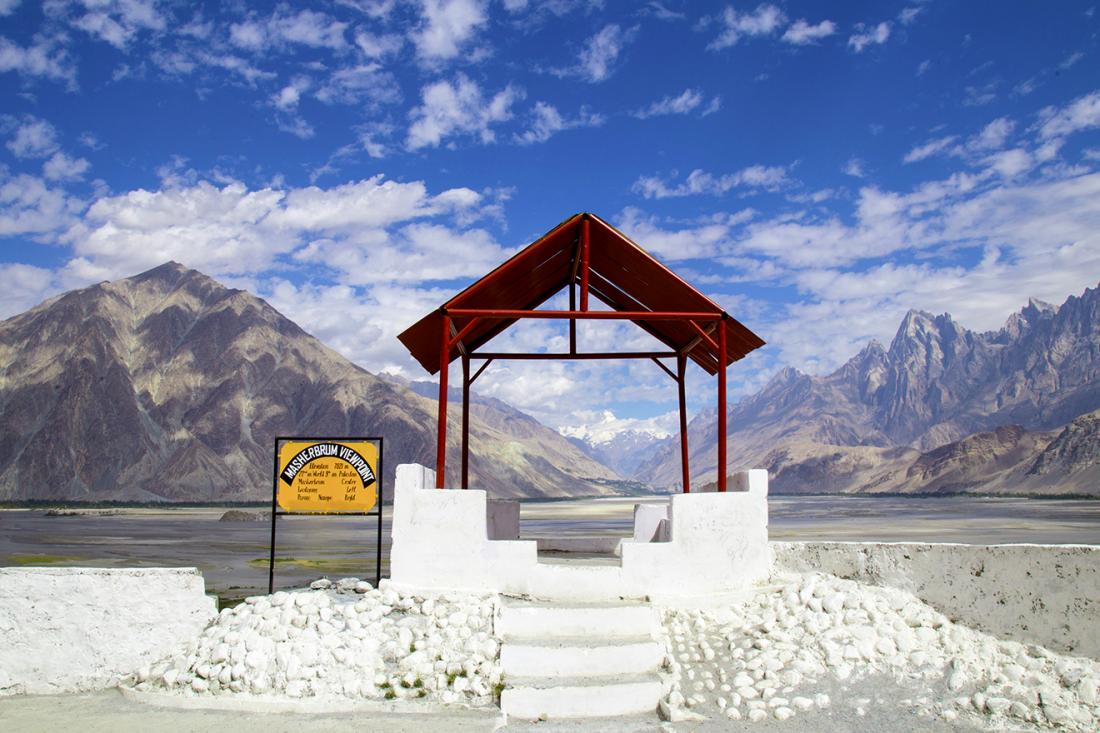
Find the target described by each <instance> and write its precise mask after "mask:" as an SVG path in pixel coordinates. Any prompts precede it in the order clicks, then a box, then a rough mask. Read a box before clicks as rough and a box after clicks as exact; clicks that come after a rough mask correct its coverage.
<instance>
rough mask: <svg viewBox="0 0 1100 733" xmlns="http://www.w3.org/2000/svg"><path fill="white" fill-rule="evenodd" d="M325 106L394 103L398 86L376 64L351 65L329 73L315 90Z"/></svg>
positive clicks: (398, 90) (398, 91)
mask: <svg viewBox="0 0 1100 733" xmlns="http://www.w3.org/2000/svg"><path fill="white" fill-rule="evenodd" d="M315 96H316V97H317V99H318V100H319V101H321V102H324V103H325V104H349V105H351V104H362V103H364V102H366V103H368V104H370V105H375V106H377V105H385V104H394V103H396V102H400V101H401V87H400V85H399V84H398V82H397V79H396V78H395V77H394V75H393V74H392V73H390V72H389V71H386V70H385V69H383V67H382V66H381V65H380V64H377V63H369V64H355V65H351V66H344V67H340V68H337V69H335V70H333V72H332V73H331V74H330V75H329V77H328V79H326V80H325V81H324V83H322V84H321V85H320V88H318V89H317V92H316V95H315Z"/></svg>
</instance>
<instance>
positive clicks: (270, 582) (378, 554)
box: [267, 435, 386, 595]
mask: <svg viewBox="0 0 1100 733" xmlns="http://www.w3.org/2000/svg"><path fill="white" fill-rule="evenodd" d="M291 440H293V441H299V442H305V443H325V442H332V443H341V442H353V441H357V442H360V443H362V442H374V443H377V444H378V472H377V476H376V478H375V480H376V481H377V482H378V500H377V501H376V502H375V509H374V510H372V511H369V512H286V511H279V504H278V497H279V473H280V472H279V444H280V443H282V442H286V441H291ZM382 444H383V441H382V437H381V436H377V437H358V436H354V437H352V436H343V437H339V438H333V437H323V438H314V437H300V436H297V435H279V436H276V438H275V451H274V452H275V470H274V474H273V476H274V480H273V481H272V484H271V553H270V556H269V560H268V566H267V592H268V595H270V594H272V593H274V592H275V525H276V522H277V520H278V518H279V517H280V516H295V515H298V516H339V517H373V516H377V517H378V533H377V534H378V536H377V538H376V540H377V542H376V545H375V553H374V587H375V588H377V587H378V583H379V582H380V581H381V580H382V504H383V500H384V498H385V495H386V493H385V471H384V466H383V464H382V452H383V451H382Z"/></svg>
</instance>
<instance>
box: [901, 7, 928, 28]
mask: <svg viewBox="0 0 1100 733" xmlns="http://www.w3.org/2000/svg"><path fill="white" fill-rule="evenodd" d="M923 12H924V8H922V7H919V6H914V7H911V8H904V9H903V10H902V11H901V12H900V13H898V22H899V23H901V24H902V25H912V24H913V23H914V22H915V21H916V19H917V16H918V15H920V14H921V13H923Z"/></svg>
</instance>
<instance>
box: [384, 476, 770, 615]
mask: <svg viewBox="0 0 1100 733" xmlns="http://www.w3.org/2000/svg"><path fill="white" fill-rule="evenodd" d="M732 483H733V486H732V488H733V489H734V490H732V491H730V492H727V493H723V494H718V493H710V494H675V495H673V496H671V497H670V498H669V503H668V509H667V513H668V522H667V525H668V532H667V541H662V542H623V543H622V545H621V547H620V551H621V558H622V559H621V565H619V566H608V565H602V566H582V567H576V566H564V565H560V564H557V565H556V564H547V563H539V562H538V555H537V549H536V542H535V541H534V540H518V541H516V540H513V541H498V540H492V539H490V538H491V537H493V536H498V532H499V530H498V529H497V528H496V527H494V530H493V532H490V531H489V516H490V512H489V508H490V504H489V503H488V500H487V496H486V494H485V492H484V491H478V490H473V489H471V490H466V491H461V490H454V489H444V490H440V489H436V488H434V485H435V475H434V472H432V471H430V470H429V469H427V468H424V467H423V466H419V465H414V464H406V465H401V466H398V467H397V481H396V487H395V491H394V514H393V547H392V549H391V555H390V567H391V579H392V582H393V583H395V584H397V585H398V586H399V587H402V588H406V589H410V590H421V589H423V590H433V591H439V590H470V591H487V592H503V593H514V594H521V595H530V596H533V597H538V598H551V599H560V600H600V599H603V600H607V599H615V598H645V597H650V598H651V599H654V600H669V599H682V598H690V597H703V596H711V595H713V594H716V593H725V592H734V591H738V590H741V589H744V588H747V587H749V586H750V585H752V584H753V583H755V582H757V581H760V580H762V579H764V578H767V577H768V574H769V568H770V555H769V552H768V544H767V542H768V527H767V524H768V502H767V492H768V474H767V472H766V471H748V472H745V473H743V474H739V475H738V476H736V477H735V479H734V481H733V482H732ZM647 503H649V504H652V503H653V502H652V500H650V501H648V502H647ZM642 516H643V517H644V518H645V519H646V521H647V522H648V521H649V520H650V519H652V518H653V517H652V516H651V512H650V511H646V512H644V513H642ZM494 520H495V517H494ZM646 531H649V535H650V536H651V537H652V536H653V535H654V534H655V533H656V528H655V527H654V528H652V529H649V528H645V529H643V530H642V534H645V532H646ZM663 534H664V533H663V530H662V535H663ZM639 536H641V535H639Z"/></svg>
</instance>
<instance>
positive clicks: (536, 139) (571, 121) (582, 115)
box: [515, 102, 604, 145]
mask: <svg viewBox="0 0 1100 733" xmlns="http://www.w3.org/2000/svg"><path fill="white" fill-rule="evenodd" d="M603 123H604V117H603V115H599V114H593V113H592V112H589V111H588V109H586V108H584V107H581V110H580V112H579V113H578V114H577V116H576V117H573V118H566V117H562V116H561V113H560V112H558V110H557V108H556V107H554V105H552V104H548V103H546V102H536V103H535V108H534V110H533V112H532V121H531V126H530V127H529V128H528V129H527V130H525V131H524V132H522V133H519V134H517V135H516V138H515V139H516V142H518V143H520V144H521V145H531V144H533V143H543V142H546V141H547V140H549V139H550V138H551V136H553V135H554V134H556V133H558V132H561V131H563V130H571V129H574V128H577V127H596V126H599V125H602V124H603Z"/></svg>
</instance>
